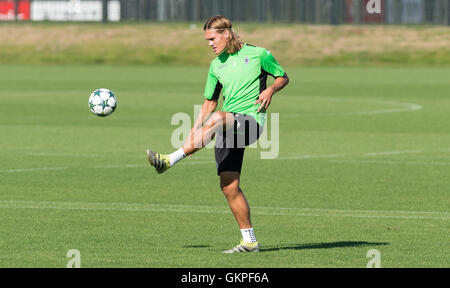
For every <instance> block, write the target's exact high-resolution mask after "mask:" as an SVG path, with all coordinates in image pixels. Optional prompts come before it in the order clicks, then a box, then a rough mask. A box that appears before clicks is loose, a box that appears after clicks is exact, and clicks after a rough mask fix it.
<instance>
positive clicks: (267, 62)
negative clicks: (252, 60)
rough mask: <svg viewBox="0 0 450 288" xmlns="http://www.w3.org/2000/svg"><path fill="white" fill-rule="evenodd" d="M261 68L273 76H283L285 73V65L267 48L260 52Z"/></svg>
mask: <svg viewBox="0 0 450 288" xmlns="http://www.w3.org/2000/svg"><path fill="white" fill-rule="evenodd" d="M260 59H261V68H262V69H263V70H264V71H266V72H267V73H269V74H270V75H272V77H274V78H276V77H283V76H284V75H285V72H284V69H283V67H281V65H280V64H279V63H278V62H277V60H275V57H273V55H272V53H270V51H269V50H267V49H262V52H261V54H260Z"/></svg>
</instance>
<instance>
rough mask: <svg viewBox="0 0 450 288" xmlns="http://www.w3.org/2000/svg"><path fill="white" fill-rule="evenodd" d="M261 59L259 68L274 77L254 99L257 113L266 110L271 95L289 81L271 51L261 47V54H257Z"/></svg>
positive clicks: (270, 100)
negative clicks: (257, 107)
mask: <svg viewBox="0 0 450 288" xmlns="http://www.w3.org/2000/svg"><path fill="white" fill-rule="evenodd" d="M259 57H260V61H261V69H262V70H264V71H266V72H267V73H268V74H270V75H271V76H273V77H274V78H275V81H274V83H273V84H272V85H271V86H269V87H268V88H266V89H265V90H264V91H262V92H261V93H260V94H259V98H258V100H256V101H255V105H257V104H260V106H259V109H258V113H259V112H260V111H261V110H262V111H263V112H264V111H265V110H267V108H268V107H269V105H270V103H271V102H272V96H273V95H274V94H275V93H276V92H278V91H280V90H281V89H283V88H284V87H286V85H287V84H288V83H289V77H288V76H287V74H286V72H284V69H283V67H281V65H280V64H279V63H278V62H277V60H275V57H273V55H272V53H270V51H269V50H266V49H261V54H260V55H259Z"/></svg>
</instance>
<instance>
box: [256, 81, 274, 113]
mask: <svg viewBox="0 0 450 288" xmlns="http://www.w3.org/2000/svg"><path fill="white" fill-rule="evenodd" d="M273 94H274V90H273V88H271V87H269V88H267V89H266V90H264V91H263V92H262V93H261V94H259V99H258V100H256V101H255V103H254V104H255V105H256V104H259V103H261V105H260V106H259V109H258V112H257V113H259V111H261V110H262V111H263V112H264V111H266V110H267V108H269V105H270V103H271V102H272V96H273Z"/></svg>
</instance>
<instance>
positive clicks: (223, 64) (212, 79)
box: [205, 44, 285, 126]
mask: <svg viewBox="0 0 450 288" xmlns="http://www.w3.org/2000/svg"><path fill="white" fill-rule="evenodd" d="M267 75H271V76H272V77H274V78H276V77H283V76H284V75H285V72H284V70H283V68H282V67H281V66H280V64H278V62H277V61H276V60H275V58H274V57H273V56H272V54H271V53H270V52H269V51H268V50H266V49H264V48H261V47H256V46H253V45H248V44H244V45H243V46H242V48H241V50H239V51H238V52H236V53H234V54H228V53H226V52H223V53H222V54H220V55H219V56H217V57H216V58H215V59H214V60H213V61H211V65H210V67H209V73H208V78H207V81H206V87H205V97H206V98H207V99H210V100H212V99H214V100H218V98H219V94H220V92H221V90H222V89H223V99H224V102H223V105H222V111H226V112H233V113H240V114H245V115H250V116H252V117H254V118H255V119H256V121H257V122H258V123H259V124H260V125H261V126H263V125H264V122H265V118H266V113H265V112H262V110H261V111H260V112H259V113H257V111H258V109H259V107H260V106H261V104H254V103H255V101H256V100H258V98H259V94H260V93H261V92H262V91H264V90H265V89H266V87H267V84H266V82H267Z"/></svg>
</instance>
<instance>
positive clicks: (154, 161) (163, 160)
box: [147, 149, 170, 174]
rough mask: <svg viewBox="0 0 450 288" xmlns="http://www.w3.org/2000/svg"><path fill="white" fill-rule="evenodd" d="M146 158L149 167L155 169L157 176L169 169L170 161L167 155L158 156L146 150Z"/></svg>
mask: <svg viewBox="0 0 450 288" xmlns="http://www.w3.org/2000/svg"><path fill="white" fill-rule="evenodd" d="M147 158H148V162H150V165H152V166H153V167H155V169H156V171H157V172H158V173H159V174H161V173H163V172H165V171H166V170H167V169H169V168H170V159H169V155H167V154H159V153H155V152H154V151H153V150H150V149H147Z"/></svg>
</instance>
